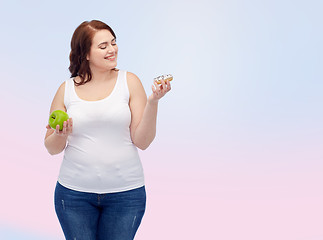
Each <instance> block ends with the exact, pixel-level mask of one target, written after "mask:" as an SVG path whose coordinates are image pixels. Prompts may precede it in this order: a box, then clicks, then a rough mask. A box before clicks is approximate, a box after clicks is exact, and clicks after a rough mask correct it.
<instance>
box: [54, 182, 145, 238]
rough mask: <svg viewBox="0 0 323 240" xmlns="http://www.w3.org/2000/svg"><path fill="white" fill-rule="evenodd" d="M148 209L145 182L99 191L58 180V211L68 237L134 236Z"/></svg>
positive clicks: (56, 199) (56, 189) (56, 198)
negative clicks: (120, 189) (121, 189)
mask: <svg viewBox="0 0 323 240" xmlns="http://www.w3.org/2000/svg"><path fill="white" fill-rule="evenodd" d="M145 209H146V191H145V186H143V187H140V188H136V189H133V190H129V191H124V192H118V193H106V194H96V193H86V192H79V191H74V190H71V189H68V188H66V187H64V186H62V185H61V184H59V183H58V182H57V184H56V188H55V211H56V214H57V217H58V219H59V222H60V224H61V227H62V229H63V232H64V235H65V238H66V240H132V239H134V236H135V234H136V232H137V229H138V227H139V225H140V223H141V219H142V217H143V215H144V213H145Z"/></svg>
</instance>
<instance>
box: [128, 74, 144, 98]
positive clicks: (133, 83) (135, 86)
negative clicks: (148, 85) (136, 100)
mask: <svg viewBox="0 0 323 240" xmlns="http://www.w3.org/2000/svg"><path fill="white" fill-rule="evenodd" d="M127 84H128V88H129V93H130V98H131V96H134V95H138V94H140V95H142V94H145V93H144V92H145V91H144V87H143V85H142V83H141V81H140V79H139V77H138V76H137V75H136V74H134V73H132V72H127Z"/></svg>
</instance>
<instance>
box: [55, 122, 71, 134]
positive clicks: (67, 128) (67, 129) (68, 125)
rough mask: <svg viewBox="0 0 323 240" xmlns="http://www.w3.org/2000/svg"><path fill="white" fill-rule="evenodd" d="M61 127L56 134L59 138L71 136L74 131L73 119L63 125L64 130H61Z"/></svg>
mask: <svg viewBox="0 0 323 240" xmlns="http://www.w3.org/2000/svg"><path fill="white" fill-rule="evenodd" d="M59 128H60V127H59V125H57V126H56V129H55V134H57V135H59V136H65V135H69V134H70V133H72V131H73V119H72V118H69V119H67V120H66V121H64V123H63V129H62V130H59Z"/></svg>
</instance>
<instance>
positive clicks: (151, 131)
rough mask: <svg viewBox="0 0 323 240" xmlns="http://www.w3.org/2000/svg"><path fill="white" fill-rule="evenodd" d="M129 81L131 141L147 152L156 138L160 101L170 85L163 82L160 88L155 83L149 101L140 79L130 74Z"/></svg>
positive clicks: (128, 75)
mask: <svg viewBox="0 0 323 240" xmlns="http://www.w3.org/2000/svg"><path fill="white" fill-rule="evenodd" d="M127 79H128V86H129V91H130V100H129V106H130V110H131V125H130V133H131V139H132V141H133V143H134V144H135V145H136V146H137V147H138V148H140V149H142V150H145V149H146V148H147V147H148V146H149V145H150V144H151V143H152V141H153V140H154V138H155V136H156V122H157V109H158V101H159V99H160V98H162V97H163V96H164V95H165V94H166V93H167V92H168V91H169V90H170V89H171V88H170V83H169V82H168V81H167V82H165V81H162V84H161V85H159V86H158V85H157V84H156V83H155V85H154V86H152V91H153V93H152V94H151V95H150V96H149V98H148V100H147V95H146V93H145V90H144V88H143V86H142V84H141V82H140V80H139V78H138V77H137V76H136V75H135V74H133V73H128V74H127Z"/></svg>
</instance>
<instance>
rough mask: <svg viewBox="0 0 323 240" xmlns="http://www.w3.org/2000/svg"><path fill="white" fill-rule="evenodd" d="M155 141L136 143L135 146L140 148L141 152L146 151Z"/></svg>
mask: <svg viewBox="0 0 323 240" xmlns="http://www.w3.org/2000/svg"><path fill="white" fill-rule="evenodd" d="M152 141H153V139H151V140H147V141H142V142H134V144H135V146H136V147H137V148H139V149H140V150H143V151H144V150H146V149H147V148H148V147H149V146H150V144H151V143H152Z"/></svg>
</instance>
